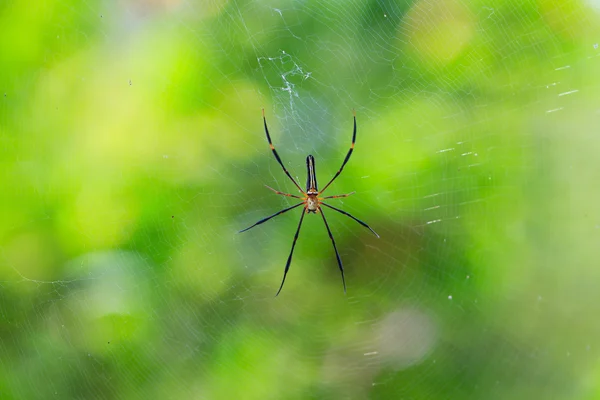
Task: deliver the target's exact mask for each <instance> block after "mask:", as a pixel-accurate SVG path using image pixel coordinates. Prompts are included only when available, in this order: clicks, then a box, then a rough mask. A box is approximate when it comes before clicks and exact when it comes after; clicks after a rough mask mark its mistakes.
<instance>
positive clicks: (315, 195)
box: [240, 108, 379, 296]
mask: <svg viewBox="0 0 600 400" xmlns="http://www.w3.org/2000/svg"><path fill="white" fill-rule="evenodd" d="M352 113H353V115H354V130H353V132H352V144H351V145H350V150H348V154H346V158H344V162H342V166H341V167H340V169H339V170H338V172H336V174H335V175H334V176H333V178H331V180H330V181H329V182H328V183H327V185H325V186H324V187H323V189H321V190H320V191H319V189H318V185H317V174H316V169H315V158H314V157H313V156H312V155H309V156H308V157H306V175H307V178H306V191H304V190H302V188H301V187H300V185H298V182H296V180H295V179H294V178H292V176H291V175H290V173H289V172H288V170H287V169H286V168H285V166H284V165H283V162H282V161H281V158H280V157H279V154H277V151H276V150H275V146H273V142H272V141H271V135H269V128H267V119H266V118H265V109H264V108H263V110H262V114H263V123H264V127H265V134H266V135H267V141H268V142H269V147H270V148H271V151H272V152H273V155H274V156H275V159H276V160H277V162H278V163H279V165H280V166H281V168H282V169H283V172H285V174H286V175H287V177H288V178H290V180H291V181H292V182H293V183H294V185H296V187H297V188H298V190H299V191H300V193H302V196H297V195H294V194H289V193H284V192H280V191H279V190H276V189H273V188H272V187H270V186H267V185H265V186H267V188H268V189H269V190H272V191H273V192H275V193H276V194H279V195H282V196H287V197H293V198H296V199H300V200H302V201H301V202H300V203H298V204H295V205H293V206H291V207H288V208H284V209H283V210H281V211H278V212H276V213H275V214H273V215H270V216H268V217H266V218H263V219H261V220H259V221H258V222H256V223H255V224H254V225H251V226H249V227H248V228H246V229H242V230H241V231H240V232H245V231H247V230H249V229H251V228H254V227H255V226H256V225H260V224H262V223H264V222H267V221H268V220H270V219H271V218H274V217H276V216H278V215H280V214H283V213H285V212H288V211H289V210H291V209H294V208H296V207H299V206H304V207H303V208H302V214H301V216H300V222H299V223H298V228H297V229H296V233H295V234H294V241H293V242H292V249H291V250H290V255H289V256H288V259H287V262H286V264H285V270H284V272H283V279H282V281H281V286H279V290H278V291H277V294H276V295H275V296H278V295H279V293H280V292H281V289H282V288H283V284H284V283H285V278H286V277H287V273H288V271H289V269H290V264H291V262H292V255H293V254H294V248H295V247H296V241H297V240H298V236H299V234H300V228H301V227H302V221H303V220H304V215H306V214H308V213H313V214H317V213H319V214H321V217H322V218H323V223H324V224H325V228H326V229H327V234H328V235H329V238H330V239H331V243H332V245H333V250H334V251H335V256H336V259H337V263H338V267H339V269H340V273H341V274H342V283H343V285H344V293H346V278H344V266H343V265H342V259H341V258H340V254H339V252H338V250H337V246H336V244H335V240H334V239H333V235H332V233H331V229H329V224H328V223H327V219H325V213H324V212H323V208H322V207H321V206H322V205H323V206H325V207H328V208H331V209H332V210H334V211H337V212H339V213H340V214H343V215H346V216H348V217H350V218H352V219H353V220H355V221H356V222H358V223H359V224H361V225H362V226H364V227H365V228H367V229H369V230H370V231H371V232H373V234H374V235H375V236H377V237H379V235H378V234H377V233H376V232H375V231H374V230H373V229H371V227H370V226H369V225H367V224H366V223H364V222H363V221H361V220H359V219H358V218H355V217H353V216H352V215H350V214H349V213H347V212H346V211H343V210H340V209H339V208H336V207H334V206H331V205H329V204H327V203H324V202H323V200H325V199H337V198H340V197H348V196H351V195H353V194H354V192H351V193H347V194H338V195H333V196H327V197H321V195H322V194H323V192H324V191H325V189H327V187H329V185H331V183H332V182H333V181H334V180H335V178H337V177H338V176H339V175H340V174H341V173H342V170H343V169H344V166H345V165H346V163H347V162H348V160H349V159H350V156H351V155H352V151H353V150H354V143H355V142H356V112H355V111H354V110H352Z"/></svg>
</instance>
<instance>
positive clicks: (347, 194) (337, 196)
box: [322, 192, 356, 200]
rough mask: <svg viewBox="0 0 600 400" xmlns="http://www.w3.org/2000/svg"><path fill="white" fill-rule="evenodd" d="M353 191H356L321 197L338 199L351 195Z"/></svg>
mask: <svg viewBox="0 0 600 400" xmlns="http://www.w3.org/2000/svg"><path fill="white" fill-rule="evenodd" d="M354 193H356V192H351V193H346V194H336V195H335V196H327V197H323V198H322V199H323V200H325V199H339V198H340V197H348V196H352V195H353V194H354Z"/></svg>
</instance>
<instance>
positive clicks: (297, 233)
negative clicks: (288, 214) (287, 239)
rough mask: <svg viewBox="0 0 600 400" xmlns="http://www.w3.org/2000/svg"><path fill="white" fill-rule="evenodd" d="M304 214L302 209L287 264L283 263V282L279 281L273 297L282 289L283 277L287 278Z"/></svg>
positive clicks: (304, 210)
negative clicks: (279, 284) (279, 283)
mask: <svg viewBox="0 0 600 400" xmlns="http://www.w3.org/2000/svg"><path fill="white" fill-rule="evenodd" d="M304 214H306V209H305V208H304V209H302V216H301V217H300V222H299V223H298V229H296V234H295V235H294V241H293V242H292V250H291V251H290V255H289V256H288V259H287V263H285V271H284V272H283V280H282V281H281V286H279V290H278V291H277V294H276V295H275V297H277V296H279V292H281V289H283V284H284V283H285V277H286V276H287V273H288V270H289V269H290V264H291V263H292V254H294V247H296V241H297V240H298V235H299V234H300V227H301V226H302V220H303V219H304Z"/></svg>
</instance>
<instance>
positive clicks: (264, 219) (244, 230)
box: [238, 202, 304, 233]
mask: <svg viewBox="0 0 600 400" xmlns="http://www.w3.org/2000/svg"><path fill="white" fill-rule="evenodd" d="M302 204H304V202H302V203H298V204H296V205H293V206H291V207H288V208H284V209H283V210H281V211H278V212H276V213H275V214H273V215H269V216H268V217H266V218H263V219H261V220H260V221H258V222H257V223H255V224H254V225H251V226H249V227H247V228H246V229H242V230H241V231H239V232H238V233H242V232H246V231H247V230H248V229H252V228H254V227H255V226H256V225H260V224H262V223H263V222H267V221H268V220H270V219H271V218H273V217H276V216H278V215H279V214H283V213H284V212H287V211H290V210H291V209H292V208H296V207H298V206H299V205H302Z"/></svg>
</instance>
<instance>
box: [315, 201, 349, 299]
mask: <svg viewBox="0 0 600 400" xmlns="http://www.w3.org/2000/svg"><path fill="white" fill-rule="evenodd" d="M321 204H323V203H321ZM320 211H321V216H322V217H323V222H325V228H327V233H329V239H331V243H333V250H335V256H336V257H337V262H338V266H339V267H340V272H341V273H342V283H343V284H344V293H346V279H345V278H344V266H343V265H342V259H341V258H340V254H339V253H338V250H337V247H336V245H335V240H333V235H332V234H331V229H329V224H327V220H326V219H325V214H324V213H323V209H321V210H320Z"/></svg>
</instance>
